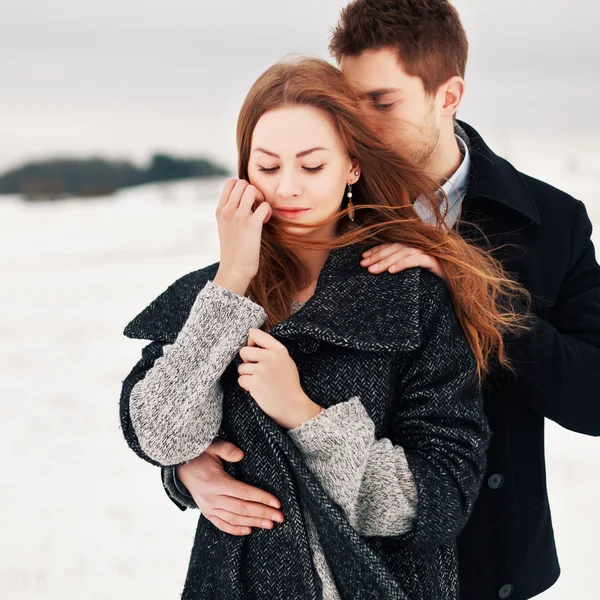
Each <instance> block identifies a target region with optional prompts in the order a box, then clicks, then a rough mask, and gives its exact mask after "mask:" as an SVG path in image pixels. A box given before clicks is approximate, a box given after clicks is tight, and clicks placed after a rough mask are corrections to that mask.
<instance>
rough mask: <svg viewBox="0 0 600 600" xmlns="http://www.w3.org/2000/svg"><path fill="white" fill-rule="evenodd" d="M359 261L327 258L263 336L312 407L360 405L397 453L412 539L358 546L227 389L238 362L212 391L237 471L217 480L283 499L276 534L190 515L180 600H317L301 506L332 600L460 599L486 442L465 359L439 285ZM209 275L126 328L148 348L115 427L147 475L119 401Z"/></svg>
mask: <svg viewBox="0 0 600 600" xmlns="http://www.w3.org/2000/svg"><path fill="white" fill-rule="evenodd" d="M361 252H362V248H360V247H359V246H351V247H348V248H343V249H341V250H334V251H332V253H331V254H330V256H329V258H328V260H327V263H326V264H325V266H324V268H323V271H322V273H321V276H320V278H319V281H318V284H317V287H316V290H315V293H314V295H313V297H312V298H311V299H310V300H309V301H308V302H307V303H306V304H305V306H304V307H303V308H302V309H300V310H299V311H298V312H297V313H295V314H294V315H292V316H291V317H290V318H289V319H287V320H286V321H284V322H282V323H279V324H277V325H276V326H274V327H273V328H271V329H270V330H269V333H270V334H271V335H273V336H274V337H275V338H277V339H278V340H280V341H281V342H282V343H283V344H285V346H286V347H287V348H288V350H289V352H290V355H291V356H292V358H293V359H294V361H295V362H296V365H297V367H298V371H299V374H300V379H301V383H302V387H303V389H304V391H305V392H306V393H307V394H308V396H309V397H310V398H311V399H312V400H314V401H315V402H317V403H318V404H320V405H322V406H324V407H325V408H328V407H330V406H332V405H334V404H337V403H339V402H342V401H345V400H348V399H349V398H351V397H353V396H359V397H360V399H361V402H362V404H363V405H364V406H365V408H366V410H367V412H368V413H369V416H370V417H371V418H372V419H373V421H374V423H375V427H376V437H377V438H382V437H387V438H389V439H390V440H391V441H392V443H393V444H396V445H400V446H402V447H403V448H404V452H405V454H406V457H407V461H408V464H409V466H410V469H411V471H412V474H413V476H414V479H415V483H416V486H417V491H418V513H417V518H416V521H415V524H414V527H413V528H412V530H411V531H410V532H409V533H407V534H404V535H401V536H397V537H363V536H361V535H359V534H358V533H356V532H355V531H354V529H353V528H352V527H351V526H350V524H349V523H348V520H347V518H346V516H345V514H344V512H343V510H342V509H341V508H340V507H339V506H338V505H337V504H335V503H334V502H333V501H332V500H331V499H330V497H329V496H328V495H327V493H326V492H325V490H324V489H323V487H322V486H321V484H320V483H319V481H318V479H317V478H316V477H315V475H314V474H312V473H311V471H310V470H309V468H308V466H307V464H306V462H305V460H304V458H303V455H302V453H301V451H300V450H299V448H298V447H297V446H296V445H295V444H294V443H293V441H292V439H291V438H290V436H289V435H288V434H287V432H286V431H285V430H284V429H283V428H281V427H280V426H278V425H277V424H276V423H275V422H273V421H272V420H271V419H270V418H269V417H267V415H265V413H263V412H262V410H261V409H260V408H259V406H258V404H257V403H256V402H255V401H254V400H253V399H252V397H251V396H250V395H249V394H248V393H247V392H246V391H245V390H243V389H242V388H240V386H239V385H238V384H237V378H238V374H237V367H238V365H239V364H240V362H241V359H240V357H239V355H238V356H237V357H236V359H235V360H234V361H232V363H231V364H230V365H229V366H228V367H227V369H226V370H225V372H224V373H223V376H222V378H221V385H222V388H223V394H224V396H223V420H222V423H221V430H220V432H219V437H221V438H222V439H225V440H229V441H230V442H232V443H234V444H235V445H236V446H238V447H240V448H241V449H242V450H244V452H245V458H244V460H243V461H241V462H239V463H235V464H226V469H227V471H228V472H229V473H230V474H231V475H232V476H233V477H235V478H236V479H238V480H241V481H245V482H246V483H249V484H251V485H254V486H257V487H259V488H261V489H264V490H267V491H269V492H271V493H272V494H274V495H275V496H276V497H277V498H279V500H280V501H281V505H282V511H283V513H284V515H285V516H286V521H285V522H284V523H283V524H276V525H275V528H274V529H273V530H264V529H255V530H253V532H252V533H251V534H250V535H248V536H243V537H237V536H231V535H229V534H227V533H224V532H222V531H220V530H219V529H217V528H216V527H215V526H214V525H212V523H211V522H210V521H208V520H207V519H205V518H204V517H202V516H200V520H199V522H198V527H197V531H196V537H195V540H194V546H193V550H192V556H191V559H190V564H189V568H188V574H187V578H186V582H185V589H184V591H183V596H182V598H183V600H201V599H202V600H204V599H206V600H208V599H215V600H217V599H218V600H246V599H248V600H253V599H256V600H278V599H290V600H305V599H306V600H309V599H310V600H317V599H319V598H320V596H321V589H320V580H319V578H318V576H316V574H315V572H314V567H313V563H312V559H311V552H310V547H309V543H308V539H307V532H306V525H305V522H304V518H303V515H302V510H301V507H302V506H304V507H307V508H308V510H309V513H310V515H311V517H312V520H313V521H314V523H315V525H316V528H317V530H318V532H319V536H320V540H321V543H322V545H323V549H324V553H325V556H326V558H327V562H328V564H329V566H330V568H331V571H332V573H333V576H334V579H335V584H336V587H337V589H338V590H339V593H340V595H341V597H342V598H344V599H356V600H359V599H360V600H367V599H373V600H375V599H377V600H384V599H389V600H391V599H394V600H397V599H407V600H453V599H455V598H457V597H458V592H457V586H458V584H457V581H458V579H457V565H456V556H455V543H454V540H455V537H456V535H457V534H458V532H459V531H460V530H461V528H462V527H463V525H464V524H465V522H466V520H467V517H468V515H469V513H470V511H471V507H472V505H473V502H474V500H475V498H476V496H477V494H478V490H479V486H480V482H481V478H482V476H483V472H484V462H485V450H486V447H487V442H488V435H489V430H488V428H487V424H486V422H485V419H484V417H483V411H482V405H481V396H480V393H479V388H478V384H477V380H476V371H475V360H474V358H473V355H472V353H471V351H470V349H469V346H468V344H467V342H466V340H465V337H464V334H463V332H462V330H461V328H460V326H459V324H458V321H457V319H456V316H455V314H454V312H453V309H452V304H451V299H450V295H449V293H448V290H447V288H446V286H445V284H444V283H443V282H442V280H440V279H439V278H437V277H436V276H435V275H432V274H431V273H429V272H428V271H426V270H424V269H410V270H408V271H405V272H403V273H401V274H398V275H390V274H389V273H385V274H382V275H379V276H373V275H371V274H369V273H368V272H367V271H366V270H365V269H363V268H362V267H361V266H360V264H359V263H360V258H361V256H360V255H361ZM217 268H218V265H211V266H209V267H206V268H204V269H201V270H199V271H195V272H193V273H190V274H188V275H186V276H184V277H182V278H181V279H179V280H178V281H176V282H175V283H174V284H173V285H172V286H171V287H169V288H168V289H167V290H166V291H165V292H164V293H163V294H162V295H160V296H159V297H158V298H157V299H156V300H155V301H154V302H152V303H151V304H150V306H148V307H147V308H146V309H145V310H144V311H143V312H142V313H141V314H140V315H138V316H137V317H136V318H135V319H134V320H133V321H132V322H131V323H129V325H128V326H127V327H126V329H125V335H127V336H129V337H132V338H139V339H147V340H152V343H151V344H149V345H148V346H146V348H145V349H144V351H143V353H142V359H141V360H140V361H139V363H138V364H137V365H136V366H135V367H134V368H133V370H132V371H131V373H130V374H129V375H128V376H127V378H126V379H125V381H124V383H123V390H122V395H121V425H122V429H123V432H124V434H125V437H126V439H127V442H128V443H129V445H130V446H131V447H132V449H133V450H134V451H135V452H136V453H137V454H139V455H140V456H141V457H142V458H144V459H145V460H148V461H149V462H151V463H153V464H156V463H155V462H154V461H153V460H152V459H150V458H149V457H148V456H146V455H145V454H144V452H143V451H142V450H141V448H140V446H139V443H138V440H137V438H136V435H135V431H134V429H133V427H132V424H131V420H130V416H129V396H130V393H131V390H132V388H133V386H134V385H135V384H136V383H137V382H138V381H140V380H141V379H143V378H144V376H145V374H146V373H147V372H148V370H149V369H150V368H151V367H152V365H153V364H154V362H155V361H156V359H157V358H159V357H160V356H161V355H162V349H163V346H164V345H165V344H171V343H173V342H174V341H175V339H176V338H177V335H178V333H179V331H180V330H181V328H182V326H183V324H184V323H185V321H186V319H187V316H188V314H189V312H190V309H191V307H192V305H193V303H194V300H195V298H196V296H197V295H198V293H199V292H200V290H202V288H203V287H204V286H205V284H206V282H207V281H209V280H212V279H213V277H214V276H215V274H216V271H217Z"/></svg>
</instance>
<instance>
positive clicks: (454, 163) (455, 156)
mask: <svg viewBox="0 0 600 600" xmlns="http://www.w3.org/2000/svg"><path fill="white" fill-rule="evenodd" d="M462 161H463V155H462V153H461V151H460V148H459V146H458V142H457V141H456V135H455V134H454V130H453V129H448V130H444V131H442V132H440V140H439V143H438V145H437V146H436V149H435V150H434V151H433V154H432V155H431V158H430V159H429V162H428V163H427V165H426V167H425V170H426V171H427V173H428V174H429V175H430V176H431V177H432V178H434V179H435V181H436V182H437V183H438V184H439V185H440V186H441V185H444V183H446V181H448V179H450V178H451V177H452V175H454V173H456V171H457V170H458V167H460V165H461V163H462Z"/></svg>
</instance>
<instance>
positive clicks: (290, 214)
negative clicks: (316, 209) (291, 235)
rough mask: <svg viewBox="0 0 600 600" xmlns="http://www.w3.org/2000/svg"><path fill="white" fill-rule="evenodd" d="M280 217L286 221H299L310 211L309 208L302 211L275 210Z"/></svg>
mask: <svg viewBox="0 0 600 600" xmlns="http://www.w3.org/2000/svg"><path fill="white" fill-rule="evenodd" d="M275 210H276V211H277V213H278V214H279V215H281V216H282V217H284V218H286V219H299V218H300V217H301V216H302V215H303V214H305V213H306V212H307V211H309V210H310V209H309V208H301V209H289V208H288V209H285V208H276V209H275Z"/></svg>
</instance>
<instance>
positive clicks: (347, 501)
mask: <svg viewBox="0 0 600 600" xmlns="http://www.w3.org/2000/svg"><path fill="white" fill-rule="evenodd" d="M301 307H302V303H294V305H293V307H292V308H293V310H298V309H301ZM265 320H266V313H265V311H264V310H263V308H262V307H261V306H259V305H257V304H255V303H254V302H252V301H251V300H250V299H249V298H246V297H244V296H240V295H238V294H236V293H234V292H233V291H231V290H229V289H227V288H224V287H221V286H218V285H215V284H214V283H212V282H211V281H209V282H208V283H207V284H206V286H205V287H204V288H203V289H202V291H201V292H200V293H199V294H198V296H197V298H196V301H195V303H194V305H193V307H192V310H191V312H190V315H189V317H188V319H187V321H186V323H185V325H184V327H183V328H182V329H181V331H180V333H179V336H178V337H177V339H176V340H175V342H174V343H173V344H170V345H166V346H165V348H164V351H163V356H162V357H161V358H158V359H157V360H156V362H155V364H154V365H153V367H152V368H151V369H150V370H149V371H148V373H147V374H146V376H145V378H144V379H142V380H141V381H139V382H138V383H137V384H136V385H135V386H134V388H133V390H132V393H131V397H130V415H131V421H132V424H133V427H134V429H135V433H136V435H137V438H138V440H139V443H140V446H141V448H142V450H143V451H144V452H145V453H146V454H147V455H148V456H149V457H150V458H152V459H154V460H156V461H157V462H159V463H160V464H162V465H165V466H169V465H175V464H181V463H183V462H186V461H188V460H191V459H192V458H195V457H196V456H198V455H200V454H201V453H202V452H204V450H206V448H207V447H208V446H209V445H210V443H211V442H212V441H213V439H214V438H215V437H216V436H217V434H218V430H219V426H220V423H221V418H222V399H223V394H222V390H221V387H220V383H219V379H220V377H221V375H222V374H223V372H224V371H225V369H226V368H227V366H228V364H229V363H230V362H231V361H232V360H233V358H234V357H235V356H236V355H237V353H238V352H239V350H240V349H241V348H242V347H243V346H244V345H245V344H246V342H247V339H248V334H249V332H250V329H252V328H256V327H260V326H261V325H263V324H264V322H265ZM288 433H289V435H290V436H291V438H292V440H293V441H294V443H295V444H296V445H297V446H298V447H299V448H300V450H301V451H302V453H303V455H304V456H305V458H306V461H307V464H308V466H309V468H310V469H311V470H312V471H313V472H314V474H315V475H316V476H317V477H318V478H319V480H320V481H321V483H322V485H323V487H324V488H325V490H326V491H327V492H328V494H329V496H330V497H331V498H332V499H333V500H334V501H335V502H336V503H337V504H339V506H340V507H341V508H342V509H343V510H344V512H345V514H346V516H347V518H348V521H349V523H350V524H351V525H352V527H353V528H354V529H355V530H356V531H357V532H358V533H359V534H361V535H365V536H397V535H400V534H402V533H405V532H406V531H408V530H409V529H410V528H411V525H412V522H413V520H414V518H415V516H416V510H417V491H416V487H415V483H414V480H413V477H412V474H411V472H410V469H409V467H408V464H407V461H406V458H405V455H404V451H403V449H402V448H401V447H400V446H394V445H393V444H392V443H391V441H390V440H389V439H387V438H381V439H376V438H375V425H374V423H373V421H372V420H371V418H370V417H369V416H368V414H367V412H366V410H365V409H364V407H363V405H362V403H361V401H360V398H359V397H353V398H349V399H348V400H347V401H345V402H341V403H339V404H336V405H334V406H331V407H330V408H328V409H326V410H325V411H323V412H322V413H321V414H319V415H318V416H316V417H314V418H313V419H311V420H309V421H307V422H305V423H303V424H301V425H300V426H299V427H296V428H294V429H291V430H289V432H288ZM172 480H173V479H172V478H170V481H172ZM173 492H174V493H176V490H173ZM177 497H178V498H181V495H180V494H177ZM189 506H190V507H196V504H195V502H194V501H193V499H192V498H190V499H189ZM303 513H304V517H305V519H306V524H307V531H308V535H309V541H310V546H311V550H312V553H313V561H314V564H315V569H316V571H317V573H318V574H319V577H320V578H321V581H322V583H323V598H324V599H325V600H334V599H336V600H338V599H339V598H340V596H339V594H338V591H337V589H336V587H335V583H334V581H333V578H332V575H331V572H330V570H329V567H328V565H327V561H326V559H325V556H324V553H323V550H322V547H321V543H320V541H319V532H318V531H317V530H316V528H315V526H314V524H313V522H312V520H311V518H310V516H309V514H308V511H307V510H306V507H305V508H304V510H303Z"/></svg>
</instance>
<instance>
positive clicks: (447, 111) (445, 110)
mask: <svg viewBox="0 0 600 600" xmlns="http://www.w3.org/2000/svg"><path fill="white" fill-rule="evenodd" d="M464 96H465V81H464V79H463V78H462V77H459V76H458V75H456V76H454V77H452V78H450V79H448V81H446V83H444V84H443V85H442V86H441V87H440V89H439V90H438V98H439V101H440V103H441V113H442V116H444V117H448V118H452V117H453V116H454V115H455V114H456V112H457V111H458V107H459V106H460V105H461V103H462V101H463V98H464Z"/></svg>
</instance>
